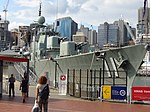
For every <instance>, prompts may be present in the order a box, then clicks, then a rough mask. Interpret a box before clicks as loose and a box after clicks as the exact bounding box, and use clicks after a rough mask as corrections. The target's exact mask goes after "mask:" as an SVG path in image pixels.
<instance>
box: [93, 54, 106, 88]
mask: <svg viewBox="0 0 150 112" xmlns="http://www.w3.org/2000/svg"><path fill="white" fill-rule="evenodd" d="M105 54H106V53H105V52H96V53H95V55H96V56H97V58H96V60H97V61H98V60H99V59H102V61H103V85H104V75H105V73H104V72H105Z"/></svg>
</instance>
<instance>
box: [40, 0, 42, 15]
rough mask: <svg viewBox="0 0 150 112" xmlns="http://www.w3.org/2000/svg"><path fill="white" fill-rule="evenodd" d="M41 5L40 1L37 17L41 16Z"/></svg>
mask: <svg viewBox="0 0 150 112" xmlns="http://www.w3.org/2000/svg"><path fill="white" fill-rule="evenodd" d="M41 4H42V2H41V1H40V8H39V16H41Z"/></svg>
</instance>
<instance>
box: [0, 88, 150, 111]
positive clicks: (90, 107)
mask: <svg viewBox="0 0 150 112" xmlns="http://www.w3.org/2000/svg"><path fill="white" fill-rule="evenodd" d="M15 91H16V96H15V97H10V98H9V97H8V95H7V94H4V95H3V98H2V99H1V100H0V112H31V109H32V106H33V105H34V94H35V87H34V86H30V92H29V98H28V99H27V101H26V103H22V99H21V92H20V91H19V87H18V86H17V87H16V90H15ZM48 110H49V112H149V111H150V105H144V104H126V103H114V102H99V101H87V100H82V99H78V98H74V97H71V96H62V95H59V94H58V91H57V90H55V89H51V96H50V99H49V105H48Z"/></svg>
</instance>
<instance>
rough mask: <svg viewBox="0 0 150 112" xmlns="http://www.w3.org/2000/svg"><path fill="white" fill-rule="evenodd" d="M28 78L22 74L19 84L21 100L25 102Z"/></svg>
mask: <svg viewBox="0 0 150 112" xmlns="http://www.w3.org/2000/svg"><path fill="white" fill-rule="evenodd" d="M28 87H29V86H28V79H27V76H24V78H23V79H22V82H21V84H20V90H21V92H22V102H23V103H25V100H26V97H27V92H28Z"/></svg>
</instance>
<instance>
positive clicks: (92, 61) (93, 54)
mask: <svg viewBox="0 0 150 112" xmlns="http://www.w3.org/2000/svg"><path fill="white" fill-rule="evenodd" d="M94 57H95V54H94V53H93V58H92V61H91V65H90V70H91V69H92V66H93V62H94Z"/></svg>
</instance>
